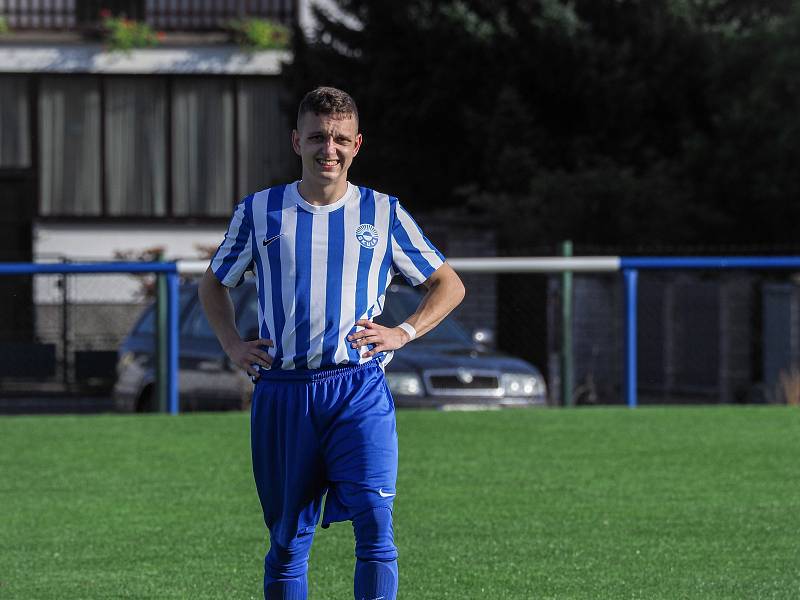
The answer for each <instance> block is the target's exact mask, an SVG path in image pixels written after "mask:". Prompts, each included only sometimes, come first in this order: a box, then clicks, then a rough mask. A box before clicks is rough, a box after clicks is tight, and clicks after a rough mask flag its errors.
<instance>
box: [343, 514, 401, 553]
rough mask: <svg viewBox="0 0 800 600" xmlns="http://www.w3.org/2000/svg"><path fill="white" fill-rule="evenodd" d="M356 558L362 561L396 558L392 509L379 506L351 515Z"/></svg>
mask: <svg viewBox="0 0 800 600" xmlns="http://www.w3.org/2000/svg"><path fill="white" fill-rule="evenodd" d="M353 531H354V533H355V537H356V558H358V559H359V560H363V561H373V560H377V561H391V560H395V559H396V558H397V548H396V547H395V545H394V529H393V527H392V511H391V509H390V508H388V507H385V506H381V507H377V508H371V509H369V510H365V511H363V512H361V513H359V514H357V515H356V516H355V517H353Z"/></svg>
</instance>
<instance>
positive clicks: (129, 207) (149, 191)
mask: <svg viewBox="0 0 800 600" xmlns="http://www.w3.org/2000/svg"><path fill="white" fill-rule="evenodd" d="M104 85H105V128H104V129H105V155H106V160H105V169H106V188H107V197H108V214H109V215H113V216H123V215H137V216H163V215H165V214H166V213H167V156H166V153H167V133H166V124H167V119H166V112H167V91H166V82H165V80H164V79H160V78H137V79H132V78H125V77H119V78H117V77H114V78H108V79H106V80H105V82H104Z"/></svg>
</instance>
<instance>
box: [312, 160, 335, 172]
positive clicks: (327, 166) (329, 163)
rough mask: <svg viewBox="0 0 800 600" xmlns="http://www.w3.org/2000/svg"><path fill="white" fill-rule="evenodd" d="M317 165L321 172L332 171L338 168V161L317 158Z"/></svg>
mask: <svg viewBox="0 0 800 600" xmlns="http://www.w3.org/2000/svg"><path fill="white" fill-rule="evenodd" d="M316 161H317V164H318V165H319V166H320V167H322V170H323V171H332V170H333V169H335V168H336V167H338V166H339V161H338V160H336V159H331V158H318V159H316Z"/></svg>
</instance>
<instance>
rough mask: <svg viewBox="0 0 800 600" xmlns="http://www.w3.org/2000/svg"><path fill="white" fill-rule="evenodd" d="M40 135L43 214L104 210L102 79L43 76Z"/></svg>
mask: <svg viewBox="0 0 800 600" xmlns="http://www.w3.org/2000/svg"><path fill="white" fill-rule="evenodd" d="M39 139H40V146H39V156H40V161H39V165H40V169H41V176H40V182H41V204H40V214H42V215H64V214H68V215H99V214H101V195H100V165H101V164H102V163H101V161H100V80H99V78H97V77H45V78H43V79H42V82H41V86H40V91H39Z"/></svg>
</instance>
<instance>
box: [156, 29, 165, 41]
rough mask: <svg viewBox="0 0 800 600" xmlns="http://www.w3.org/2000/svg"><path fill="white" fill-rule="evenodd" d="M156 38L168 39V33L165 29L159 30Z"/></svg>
mask: <svg viewBox="0 0 800 600" xmlns="http://www.w3.org/2000/svg"><path fill="white" fill-rule="evenodd" d="M156 39H157V40H158V41H159V42H163V41H164V40H165V39H167V34H166V33H164V32H163V31H157V32H156Z"/></svg>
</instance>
